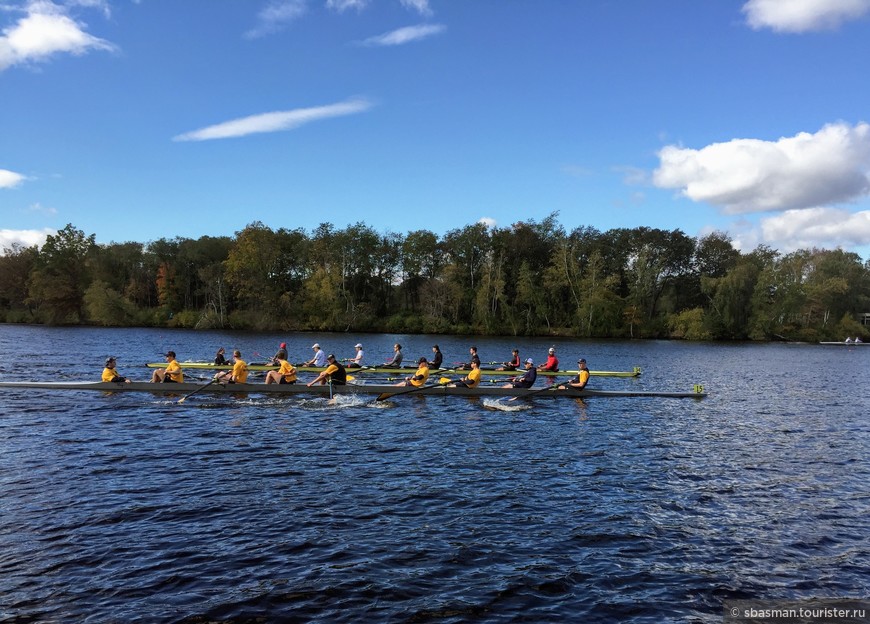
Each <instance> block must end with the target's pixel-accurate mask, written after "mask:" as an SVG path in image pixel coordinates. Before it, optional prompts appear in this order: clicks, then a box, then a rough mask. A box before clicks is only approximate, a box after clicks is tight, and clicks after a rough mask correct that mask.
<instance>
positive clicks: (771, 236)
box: [729, 208, 870, 253]
mask: <svg viewBox="0 0 870 624" xmlns="http://www.w3.org/2000/svg"><path fill="white" fill-rule="evenodd" d="M729 232H730V233H731V235H732V236H733V242H734V247H735V248H736V249H739V250H741V251H744V252H748V251H751V250H752V249H755V248H756V247H757V246H758V245H760V244H765V245H768V246H770V247H773V248H774V249H778V250H780V251H782V252H785V253H788V252H790V251H795V250H797V249H811V248H813V247H820V248H825V249H832V248H835V247H842V248H844V249H849V248H855V247H862V246H867V245H870V210H862V211H859V212H854V213H851V212H848V211H846V210H841V209H838V208H806V209H803V210H787V211H785V212H783V213H780V214H777V215H774V216H771V217H766V218H764V219H762V220H761V222H760V223H758V224H754V223H751V222H749V221H746V220H740V221H738V222H736V223H734V224H732V225H731V227H730V228H729Z"/></svg>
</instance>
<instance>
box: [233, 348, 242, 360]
mask: <svg viewBox="0 0 870 624" xmlns="http://www.w3.org/2000/svg"><path fill="white" fill-rule="evenodd" d="M233 357H234V358H240V357H242V352H241V351H239V350H238V349H236V350H235V351H233Z"/></svg>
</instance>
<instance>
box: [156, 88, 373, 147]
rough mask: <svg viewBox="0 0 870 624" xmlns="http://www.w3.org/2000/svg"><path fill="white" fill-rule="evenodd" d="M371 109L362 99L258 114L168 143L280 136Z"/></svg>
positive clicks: (188, 133) (186, 133)
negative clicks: (254, 136) (286, 132)
mask: <svg viewBox="0 0 870 624" xmlns="http://www.w3.org/2000/svg"><path fill="white" fill-rule="evenodd" d="M371 107H372V103H371V102H369V101H368V100H366V99H365V98H354V99H350V100H347V101H345V102H339V103H337V104H329V105H326V106H315V107H313V108H297V109H294V110H289V111H276V112H272V113H261V114H259V115H251V116H250V117H241V118H239V119H233V120H231V121H226V122H224V123H220V124H216V125H214V126H208V127H207V128H201V129H200V130H194V131H192V132H185V133H184V134H179V135H178V136H176V137H173V139H172V140H173V141H207V140H210V139H229V138H233V137H242V136H247V135H249V134H257V133H263V132H280V131H282V130H292V129H294V128H298V127H299V126H304V125H305V124H308V123H311V122H312V121H319V120H321V119H329V118H331V117H343V116H345V115H354V114H356V113H362V112H364V111H367V110H368V109H369V108H371Z"/></svg>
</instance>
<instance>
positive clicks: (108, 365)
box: [106, 355, 115, 368]
mask: <svg viewBox="0 0 870 624" xmlns="http://www.w3.org/2000/svg"><path fill="white" fill-rule="evenodd" d="M106 368H115V358H114V357H112V356H111V355H110V356H109V357H107V358H106Z"/></svg>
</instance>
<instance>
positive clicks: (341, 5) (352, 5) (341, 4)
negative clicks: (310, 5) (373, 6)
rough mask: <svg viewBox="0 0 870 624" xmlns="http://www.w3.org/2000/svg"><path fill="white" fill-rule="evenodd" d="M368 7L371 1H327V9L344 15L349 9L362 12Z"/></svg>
mask: <svg viewBox="0 0 870 624" xmlns="http://www.w3.org/2000/svg"><path fill="white" fill-rule="evenodd" d="M368 5H369V0H326V7H327V8H328V9H332V10H333V11H338V12H339V13H344V12H345V11H347V10H348V9H356V10H357V11H362V10H363V9H364V8H366V7H367V6H368Z"/></svg>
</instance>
